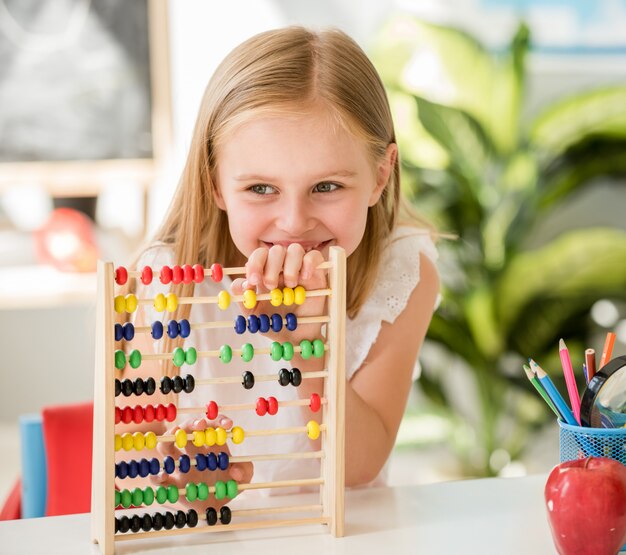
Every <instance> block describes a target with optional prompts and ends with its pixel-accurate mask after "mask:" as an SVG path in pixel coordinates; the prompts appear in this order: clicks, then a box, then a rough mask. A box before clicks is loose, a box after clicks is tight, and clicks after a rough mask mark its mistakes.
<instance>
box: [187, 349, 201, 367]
mask: <svg viewBox="0 0 626 555" xmlns="http://www.w3.org/2000/svg"><path fill="white" fill-rule="evenodd" d="M196 360H198V351H196V348H195V347H189V349H187V352H186V353H185V362H186V363H187V364H195V363H196Z"/></svg>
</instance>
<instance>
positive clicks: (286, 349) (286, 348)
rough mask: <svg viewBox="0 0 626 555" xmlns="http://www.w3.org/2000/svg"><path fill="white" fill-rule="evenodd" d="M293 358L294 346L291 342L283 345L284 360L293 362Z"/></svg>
mask: <svg viewBox="0 0 626 555" xmlns="http://www.w3.org/2000/svg"><path fill="white" fill-rule="evenodd" d="M292 358H293V344H291V343H290V342H289V341H285V342H284V343H283V359H284V360H291V359H292Z"/></svg>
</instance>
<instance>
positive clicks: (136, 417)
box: [133, 405, 143, 424]
mask: <svg viewBox="0 0 626 555" xmlns="http://www.w3.org/2000/svg"><path fill="white" fill-rule="evenodd" d="M133 422H134V423H135V424H141V423H142V422H143V407H142V406H141V405H137V406H135V408H134V409H133Z"/></svg>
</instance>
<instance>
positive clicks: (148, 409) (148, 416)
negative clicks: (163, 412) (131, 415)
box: [143, 405, 156, 422]
mask: <svg viewBox="0 0 626 555" xmlns="http://www.w3.org/2000/svg"><path fill="white" fill-rule="evenodd" d="M155 416H156V411H155V410H154V405H146V406H145V407H144V409H143V419H144V420H145V421H146V422H152V421H153V420H154V417H155Z"/></svg>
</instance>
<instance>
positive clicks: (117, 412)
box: [115, 407, 122, 424]
mask: <svg viewBox="0 0 626 555" xmlns="http://www.w3.org/2000/svg"><path fill="white" fill-rule="evenodd" d="M121 421H122V409H121V408H120V407H115V423H116V424H119V423H120V422H121Z"/></svg>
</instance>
